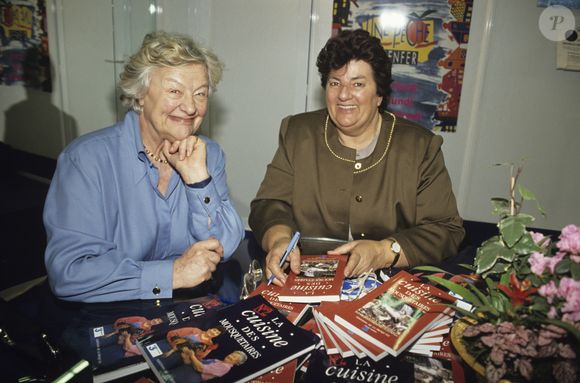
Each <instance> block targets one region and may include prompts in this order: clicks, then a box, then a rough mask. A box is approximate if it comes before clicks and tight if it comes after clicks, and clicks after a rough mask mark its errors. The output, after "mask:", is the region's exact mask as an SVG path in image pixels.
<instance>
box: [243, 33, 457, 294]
mask: <svg viewBox="0 0 580 383" xmlns="http://www.w3.org/2000/svg"><path fill="white" fill-rule="evenodd" d="M317 65H318V68H319V71H320V73H321V77H322V85H323V87H324V88H325V90H326V105H327V108H326V109H323V110H319V111H315V112H309V113H303V114H299V115H295V116H290V117H287V118H285V119H284V120H283V121H282V125H281V128H280V134H279V146H278V150H277V151H276V154H275V155H274V158H273V160H272V162H271V163H270V164H269V165H268V168H267V171H266V175H265V177H264V180H263V181H262V184H261V186H260V188H259V190H258V193H257V195H256V198H255V199H254V200H253V201H252V204H251V213H250V219H249V224H250V227H251V228H252V230H253V231H254V233H255V235H256V237H257V239H258V241H259V242H260V243H261V244H262V247H263V248H264V250H265V251H266V252H267V253H268V255H267V258H266V266H267V270H266V275H267V276H270V275H271V274H274V276H275V277H276V278H275V283H276V284H279V285H280V284H283V283H284V282H285V278H286V275H285V274H284V273H283V271H282V269H281V268H280V267H279V262H280V258H281V255H282V253H283V252H284V250H285V248H286V246H287V245H288V243H289V241H290V238H291V236H292V233H293V232H294V231H300V232H301V233H302V235H303V236H321V237H332V238H338V239H344V240H347V241H348V243H346V244H345V245H342V246H339V247H338V248H336V249H334V251H333V252H335V253H341V254H349V255H350V256H349V262H348V264H347V267H346V270H345V275H346V276H355V275H360V274H362V273H364V272H366V271H368V270H370V269H373V270H377V269H380V268H384V267H390V266H393V265H396V266H397V267H405V266H415V265H420V264H436V263H439V262H440V261H441V260H443V259H444V258H446V257H449V256H452V255H454V254H456V252H457V249H458V246H459V244H460V243H461V240H462V239H463V236H464V230H463V225H462V223H463V222H462V219H461V218H460V216H459V214H458V212H457V206H456V201H455V197H454V195H453V191H452V189H451V180H450V178H449V175H448V173H447V169H446V167H445V162H444V159H443V153H442V151H441V144H442V142H443V140H442V138H441V137H440V136H438V135H435V134H433V133H432V132H431V131H429V130H427V129H425V128H422V127H420V126H418V125H416V124H414V123H411V122H410V121H407V120H404V119H402V118H399V117H395V115H393V114H392V113H389V112H387V111H386V105H387V99H388V94H389V84H390V82H391V75H390V62H389V60H388V58H387V56H386V54H385V52H384V50H383V48H382V46H381V44H380V41H379V40H378V39H376V38H373V37H370V36H369V35H368V33H367V32H365V31H362V30H357V31H344V32H341V34H339V35H338V36H337V37H334V38H331V39H330V40H329V41H328V43H327V44H326V46H325V47H324V48H323V50H322V51H321V53H320V55H319V56H318V61H317ZM299 252H300V250H299V249H296V250H295V251H294V252H292V254H291V256H290V257H289V261H290V266H291V269H292V270H293V271H294V272H296V273H298V272H299V259H300V257H299Z"/></svg>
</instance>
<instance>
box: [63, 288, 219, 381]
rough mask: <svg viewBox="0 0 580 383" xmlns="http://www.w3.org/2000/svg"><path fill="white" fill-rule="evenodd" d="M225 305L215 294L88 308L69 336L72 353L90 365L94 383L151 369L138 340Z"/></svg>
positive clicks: (100, 305) (99, 305) (109, 304)
mask: <svg viewBox="0 0 580 383" xmlns="http://www.w3.org/2000/svg"><path fill="white" fill-rule="evenodd" d="M221 306H223V302H222V301H221V300H220V299H219V298H218V297H217V296H214V295H208V296H204V297H199V298H193V299H188V300H184V301H180V302H170V303H168V302H163V304H160V305H159V306H157V305H153V304H152V303H150V304H146V303H144V302H116V303H108V304H94V305H92V306H90V308H86V309H85V310H84V311H83V313H82V315H80V316H79V318H78V324H77V325H76V326H71V328H70V329H69V330H68V334H67V336H68V337H69V338H70V339H71V341H70V342H69V343H70V344H71V346H70V347H71V348H72V349H73V351H75V352H76V353H78V355H79V356H81V357H82V358H83V359H86V360H87V361H89V362H90V363H91V368H92V375H93V382H94V383H102V382H108V381H111V380H115V379H119V378H122V377H125V376H128V375H133V374H136V373H139V372H141V371H145V370H148V369H149V366H148V365H147V363H146V362H145V359H144V358H143V356H142V355H141V353H140V351H139V349H138V348H137V346H136V342H137V339H139V338H140V337H142V336H146V335H147V334H149V333H151V332H152V331H154V330H156V329H165V328H169V327H171V326H173V325H175V324H177V323H179V322H180V321H183V320H187V319H189V318H190V317H195V316H199V315H203V314H205V313H206V312H207V311H208V310H212V309H215V308H217V307H221Z"/></svg>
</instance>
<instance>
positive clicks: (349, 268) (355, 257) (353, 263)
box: [344, 254, 360, 278]
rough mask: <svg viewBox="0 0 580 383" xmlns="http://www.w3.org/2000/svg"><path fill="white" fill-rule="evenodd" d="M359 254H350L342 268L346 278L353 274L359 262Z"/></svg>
mask: <svg viewBox="0 0 580 383" xmlns="http://www.w3.org/2000/svg"><path fill="white" fill-rule="evenodd" d="M359 260H360V255H359V254H351V255H350V257H348V261H347V263H346V266H345V268H344V276H345V277H347V278H350V277H353V276H355V275H356V274H355V271H356V267H357V265H358V264H359Z"/></svg>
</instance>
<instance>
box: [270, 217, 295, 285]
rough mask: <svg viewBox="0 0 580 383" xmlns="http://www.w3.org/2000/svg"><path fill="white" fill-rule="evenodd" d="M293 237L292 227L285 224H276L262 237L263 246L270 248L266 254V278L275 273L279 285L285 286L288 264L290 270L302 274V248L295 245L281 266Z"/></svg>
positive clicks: (276, 283)
mask: <svg viewBox="0 0 580 383" xmlns="http://www.w3.org/2000/svg"><path fill="white" fill-rule="evenodd" d="M291 239H292V229H291V228H289V227H288V226H284V225H274V226H272V227H271V228H269V229H268V230H267V231H266V233H265V234H264V238H263V239H262V244H263V248H265V249H268V255H266V278H267V279H270V276H271V275H274V277H275V278H274V281H273V282H272V283H274V284H275V285H277V286H283V285H284V284H285V283H286V277H287V276H286V274H285V273H284V269H286V267H287V264H288V263H289V264H290V270H292V271H293V272H294V273H296V274H300V249H298V247H294V250H292V252H291V253H290V255H289V256H288V257H287V258H286V261H285V262H284V265H282V267H280V260H281V259H282V256H283V255H284V251H285V250H286V248H287V247H288V244H289V243H290V241H291Z"/></svg>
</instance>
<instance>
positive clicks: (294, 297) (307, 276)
mask: <svg viewBox="0 0 580 383" xmlns="http://www.w3.org/2000/svg"><path fill="white" fill-rule="evenodd" d="M346 261H347V257H346V255H303V256H301V257H300V274H295V273H293V272H290V273H289V274H288V278H287V279H286V284H285V285H284V286H283V287H282V288H281V291H280V295H279V296H278V299H279V300H280V301H282V302H300V303H320V302H322V301H332V302H335V301H338V300H340V290H341V287H342V281H343V279H344V268H345V266H346Z"/></svg>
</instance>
